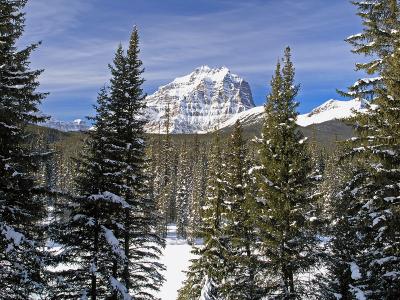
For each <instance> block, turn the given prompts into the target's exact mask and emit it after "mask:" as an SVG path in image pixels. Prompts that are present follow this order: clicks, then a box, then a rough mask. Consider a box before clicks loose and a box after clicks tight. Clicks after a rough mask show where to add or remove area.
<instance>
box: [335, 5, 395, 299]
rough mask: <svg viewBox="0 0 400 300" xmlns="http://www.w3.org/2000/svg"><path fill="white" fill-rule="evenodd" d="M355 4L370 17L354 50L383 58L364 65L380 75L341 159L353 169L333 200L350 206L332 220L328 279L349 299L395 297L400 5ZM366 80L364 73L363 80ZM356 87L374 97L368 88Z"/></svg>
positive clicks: (340, 204)
mask: <svg viewBox="0 0 400 300" xmlns="http://www.w3.org/2000/svg"><path fill="white" fill-rule="evenodd" d="M355 4H356V5H357V6H358V8H359V11H360V13H359V15H360V16H361V17H362V18H363V19H364V31H363V33H362V34H360V35H358V36H359V38H353V39H350V42H352V44H353V45H354V46H356V49H355V50H354V52H355V53H358V54H368V55H373V56H375V57H376V60H375V61H374V62H375V65H374V64H373V63H370V64H364V65H359V66H360V68H361V69H365V70H367V72H368V73H370V74H372V73H376V75H378V77H377V78H378V79H377V83H376V84H374V85H373V86H372V88H370V90H369V92H370V95H371V96H370V97H369V99H370V100H371V102H370V104H371V105H369V106H368V112H367V113H366V114H357V115H356V116H355V117H354V118H353V119H352V120H351V123H352V124H353V125H354V127H355V130H356V137H354V138H352V139H351V140H349V141H348V142H347V143H346V148H345V149H346V150H347V151H346V154H345V155H344V157H343V159H342V165H350V171H349V172H348V174H350V175H349V176H348V177H344V178H343V179H342V180H341V181H340V185H339V187H340V188H341V189H340V191H339V193H338V197H333V199H332V202H333V203H334V204H333V207H334V208H336V211H338V209H340V207H342V208H343V207H344V208H345V209H346V210H345V213H343V211H342V214H341V216H340V219H339V220H340V222H335V223H333V224H334V227H333V230H334V233H333V240H334V241H335V242H336V244H335V243H334V244H333V246H332V247H333V253H334V256H333V258H332V259H333V260H335V261H336V265H335V267H336V268H338V269H339V271H337V270H336V272H335V271H334V272H331V274H330V276H329V280H330V281H332V282H340V283H341V284H340V289H339V287H337V286H335V285H333V286H332V285H331V286H329V288H330V290H331V291H332V293H336V294H339V295H343V297H348V298H350V297H354V298H357V297H358V298H361V297H364V298H371V299H396V298H398V297H399V296H400V291H399V282H400V276H399V260H400V256H399V240H400V238H399V232H400V231H399V226H400V225H399V224H400V222H399V210H398V204H399V201H398V197H399V196H398V195H399V188H398V184H397V183H398V180H399V179H398V177H399V174H398V169H399V167H398V165H399V153H398V151H399V137H398V135H397V133H398V132H399V129H398V126H399V125H398V118H399V113H398V111H399V109H400V106H399V103H400V102H399V96H400V95H399V78H400V77H399V64H398V60H399V51H398V48H399V30H400V26H399V24H400V23H399V4H398V3H397V1H392V0H387V1H383V0H382V1H367V2H365V3H362V2H356V3H355ZM354 39H356V40H357V41H359V43H358V44H356V43H354V42H353V41H354ZM366 41H368V44H366ZM366 82H367V83H368V80H360V81H359V83H360V86H361V85H362V84H365V83H366ZM353 91H354V89H350V94H352V93H353ZM354 94H355V95H356V96H358V97H361V98H364V99H365V98H367V96H366V93H364V90H363V91H361V92H359V91H358V90H357V91H355V92H354ZM334 201H335V202H334ZM343 227H344V228H343ZM339 247H342V248H341V249H340V248H339ZM335 253H339V255H337V254H336V255H335ZM341 253H345V254H346V255H345V256H340V254H341ZM340 268H341V269H340ZM343 273H346V274H347V276H346V277H345V278H346V280H343V275H342V274H343ZM348 295H350V296H348Z"/></svg>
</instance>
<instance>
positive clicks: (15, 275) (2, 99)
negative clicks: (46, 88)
mask: <svg viewBox="0 0 400 300" xmlns="http://www.w3.org/2000/svg"><path fill="white" fill-rule="evenodd" d="M26 3H27V1H26V0H20V1H18V0H13V1H11V0H1V1H0V95H1V96H0V266H1V267H0V287H1V288H0V298H2V299H28V298H30V297H33V294H34V293H37V294H41V293H44V289H45V287H46V282H45V280H44V277H43V275H44V264H45V260H44V253H43V251H42V250H43V242H44V241H43V240H42V238H43V235H42V234H41V231H42V230H43V228H42V224H43V219H44V218H45V214H46V210H45V199H46V198H45V197H42V195H41V193H40V189H39V187H38V186H37V183H36V181H35V178H34V174H35V172H36V171H37V169H38V158H41V157H42V156H43V155H41V153H40V152H39V151H33V150H31V149H29V147H28V145H27V143H28V139H29V138H30V136H29V134H27V131H26V126H27V125H28V124H29V123H30V124H35V123H37V122H40V121H43V120H44V119H43V118H42V117H39V116H38V114H37V113H38V105H39V104H40V102H41V100H43V99H44V98H45V96H46V95H45V94H43V93H38V92H36V89H37V88H38V86H39V82H38V76H39V75H40V74H41V73H42V71H41V70H31V69H30V67H29V58H30V55H31V53H32V51H34V50H35V49H36V48H37V46H38V44H32V45H29V46H28V47H26V48H24V49H22V50H20V49H18V48H17V42H18V40H19V39H20V37H21V36H22V34H23V31H24V21H25V17H24V13H22V10H23V9H24V7H25V5H26Z"/></svg>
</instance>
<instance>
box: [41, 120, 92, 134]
mask: <svg viewBox="0 0 400 300" xmlns="http://www.w3.org/2000/svg"><path fill="white" fill-rule="evenodd" d="M40 125H42V126H44V127H48V128H53V129H57V130H60V131H64V132H68V131H87V130H89V128H90V126H89V125H88V124H87V123H86V122H85V121H83V120H81V119H76V120H74V121H72V122H66V121H59V120H56V119H54V118H50V119H49V120H48V121H46V122H44V123H42V124H40Z"/></svg>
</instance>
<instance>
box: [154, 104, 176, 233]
mask: <svg viewBox="0 0 400 300" xmlns="http://www.w3.org/2000/svg"><path fill="white" fill-rule="evenodd" d="M164 127H165V135H164V136H163V141H162V143H161V149H160V151H161V152H160V160H161V161H160V162H161V170H160V171H161V173H160V175H159V176H160V179H159V196H158V199H157V209H158V212H159V215H160V216H161V221H160V223H159V225H158V232H159V233H160V235H162V236H163V237H166V236H167V231H168V227H167V226H168V223H169V222H170V221H171V220H170V212H171V206H172V205H171V202H172V198H173V189H174V176H173V164H172V163H171V158H172V155H173V149H172V142H171V134H170V127H171V124H170V108H169V103H167V106H166V109H165V122H164Z"/></svg>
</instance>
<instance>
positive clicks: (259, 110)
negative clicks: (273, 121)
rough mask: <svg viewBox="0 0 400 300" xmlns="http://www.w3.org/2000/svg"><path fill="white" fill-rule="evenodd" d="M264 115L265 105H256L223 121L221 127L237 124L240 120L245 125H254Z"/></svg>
mask: <svg viewBox="0 0 400 300" xmlns="http://www.w3.org/2000/svg"><path fill="white" fill-rule="evenodd" d="M263 117H264V106H256V107H253V108H250V109H248V110H245V111H243V112H241V113H239V114H237V115H235V116H233V117H232V118H230V119H229V120H227V121H225V122H224V123H222V124H221V125H220V126H219V128H220V129H222V128H226V127H231V126H233V125H235V123H236V121H238V120H239V121H240V123H241V124H243V125H252V124H255V123H257V122H258V121H260V120H261V119H262V118H263Z"/></svg>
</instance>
